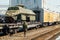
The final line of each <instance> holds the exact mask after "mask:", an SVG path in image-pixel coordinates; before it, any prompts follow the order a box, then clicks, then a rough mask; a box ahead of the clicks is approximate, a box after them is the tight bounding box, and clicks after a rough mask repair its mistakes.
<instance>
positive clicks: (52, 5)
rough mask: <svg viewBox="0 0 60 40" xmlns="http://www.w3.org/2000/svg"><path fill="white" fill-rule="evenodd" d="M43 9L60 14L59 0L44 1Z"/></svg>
mask: <svg viewBox="0 0 60 40" xmlns="http://www.w3.org/2000/svg"><path fill="white" fill-rule="evenodd" d="M44 4H45V6H44V7H45V8H46V9H49V10H51V11H55V12H60V0H45V3H44Z"/></svg>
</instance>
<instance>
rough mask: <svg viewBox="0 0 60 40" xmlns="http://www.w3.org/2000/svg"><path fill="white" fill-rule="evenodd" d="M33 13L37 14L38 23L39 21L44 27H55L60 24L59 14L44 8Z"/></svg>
mask: <svg viewBox="0 0 60 40" xmlns="http://www.w3.org/2000/svg"><path fill="white" fill-rule="evenodd" d="M33 11H34V12H35V13H36V21H39V22H40V23H41V24H40V25H42V26H47V25H53V24H57V23H59V22H60V17H59V16H60V14H59V13H54V12H50V11H48V10H46V9H42V8H40V9H34V10H33Z"/></svg>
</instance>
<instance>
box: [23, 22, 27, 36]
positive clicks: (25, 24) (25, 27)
mask: <svg viewBox="0 0 60 40" xmlns="http://www.w3.org/2000/svg"><path fill="white" fill-rule="evenodd" d="M23 30H24V37H25V36H26V31H27V23H26V22H24V23H23Z"/></svg>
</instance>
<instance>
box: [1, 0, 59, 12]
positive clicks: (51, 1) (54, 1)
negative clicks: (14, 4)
mask: <svg viewBox="0 0 60 40" xmlns="http://www.w3.org/2000/svg"><path fill="white" fill-rule="evenodd" d="M0 5H9V0H0ZM44 7H45V8H46V9H49V10H51V11H56V12H59V11H60V0H45V6H44ZM2 9H6V8H2Z"/></svg>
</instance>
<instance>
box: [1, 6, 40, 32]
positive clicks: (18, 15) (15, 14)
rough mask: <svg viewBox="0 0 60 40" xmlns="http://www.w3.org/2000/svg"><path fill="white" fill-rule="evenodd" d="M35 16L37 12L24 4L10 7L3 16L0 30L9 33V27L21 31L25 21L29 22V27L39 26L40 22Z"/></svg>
mask: <svg viewBox="0 0 60 40" xmlns="http://www.w3.org/2000/svg"><path fill="white" fill-rule="evenodd" d="M35 16H36V14H35V13H34V12H33V11H32V10H29V9H26V8H25V7H24V6H23V5H17V6H14V7H9V8H8V9H7V11H6V13H5V16H4V18H3V19H4V20H3V21H4V22H3V23H0V32H4V31H5V33H7V31H8V29H9V31H11V30H13V31H14V32H15V31H19V28H21V29H22V28H23V27H22V24H23V22H24V21H26V22H27V23H28V26H27V28H28V29H29V28H34V27H37V26H38V25H40V22H36V19H35ZM5 26H6V27H5ZM3 29H4V31H3Z"/></svg>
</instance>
